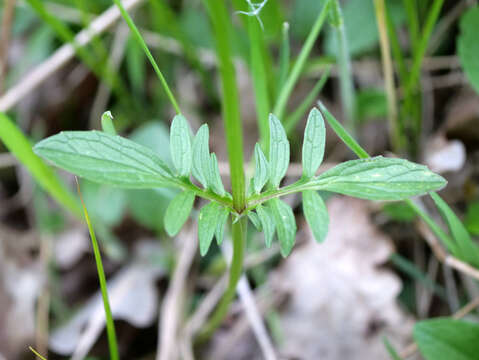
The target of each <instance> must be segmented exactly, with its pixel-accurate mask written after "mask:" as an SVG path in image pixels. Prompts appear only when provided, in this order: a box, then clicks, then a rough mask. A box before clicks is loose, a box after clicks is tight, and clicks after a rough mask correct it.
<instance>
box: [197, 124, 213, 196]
mask: <svg viewBox="0 0 479 360" xmlns="http://www.w3.org/2000/svg"><path fill="white" fill-rule="evenodd" d="M208 141H209V130H208V125H207V124H203V125H202V126H201V127H200V128H199V129H198V132H197V133H196V136H195V138H194V139H193V168H192V170H193V176H194V177H195V178H196V179H197V180H198V181H199V182H200V183H201V185H203V187H204V188H205V189H206V188H207V187H208V181H209V178H210V173H211V171H210V165H211V160H210V151H209V147H208Z"/></svg>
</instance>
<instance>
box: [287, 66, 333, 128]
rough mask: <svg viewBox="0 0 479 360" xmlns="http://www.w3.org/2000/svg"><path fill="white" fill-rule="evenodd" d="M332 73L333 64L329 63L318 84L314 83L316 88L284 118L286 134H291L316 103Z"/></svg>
mask: <svg viewBox="0 0 479 360" xmlns="http://www.w3.org/2000/svg"><path fill="white" fill-rule="evenodd" d="M330 73H331V66H330V65H328V66H327V67H326V69H325V70H324V71H323V74H322V75H321V77H320V78H319V80H318V82H317V83H316V85H314V88H313V89H312V90H311V91H310V92H309V94H308V96H306V97H305V98H304V100H303V101H302V102H301V104H299V106H298V107H297V108H296V110H294V111H293V113H292V114H291V115H289V116H287V117H286V119H285V120H284V129H285V130H286V134H288V135H289V134H290V133H291V131H293V129H294V127H295V126H296V124H297V123H298V122H299V120H300V119H301V118H302V117H303V116H304V114H306V112H307V111H308V109H309V108H311V106H312V105H313V103H314V100H316V98H317V97H318V95H319V93H320V92H321V90H322V89H323V87H324V84H326V81H328V78H329V74H330Z"/></svg>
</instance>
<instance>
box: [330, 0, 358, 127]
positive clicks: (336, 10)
mask: <svg viewBox="0 0 479 360" xmlns="http://www.w3.org/2000/svg"><path fill="white" fill-rule="evenodd" d="M331 11H332V17H333V26H334V27H335V28H336V37H337V45H338V49H337V51H338V53H337V60H338V65H339V82H340V90H341V103H342V107H343V111H344V113H345V117H346V128H347V129H348V130H349V132H350V133H351V134H353V136H354V134H355V130H356V129H355V128H356V126H355V120H356V96H355V93H354V84H353V75H352V71H351V59H350V57H349V50H348V40H347V38H346V29H345V27H344V19H343V14H342V11H341V7H340V5H339V0H335V1H334V2H333V5H332V8H331Z"/></svg>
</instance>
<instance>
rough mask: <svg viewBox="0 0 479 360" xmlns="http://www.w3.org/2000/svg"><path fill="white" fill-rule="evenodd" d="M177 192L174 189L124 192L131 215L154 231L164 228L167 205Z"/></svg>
mask: <svg viewBox="0 0 479 360" xmlns="http://www.w3.org/2000/svg"><path fill="white" fill-rule="evenodd" d="M178 193H179V191H177V190H176V189H165V188H158V189H136V190H128V191H127V192H126V194H127V198H128V208H129V212H130V215H131V217H132V218H133V219H134V220H135V221H136V222H138V223H139V224H141V225H143V226H145V227H146V228H148V229H151V230H153V231H155V232H159V231H162V230H163V229H164V221H163V220H164V218H165V214H166V210H167V209H168V205H170V203H171V201H173V199H174V198H175V196H176V195H177V194H178Z"/></svg>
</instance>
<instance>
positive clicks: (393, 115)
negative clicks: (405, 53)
mask: <svg viewBox="0 0 479 360" xmlns="http://www.w3.org/2000/svg"><path fill="white" fill-rule="evenodd" d="M374 7H375V9H376V20H377V23H378V30H379V40H380V45H381V59H382V65H383V74H384V87H385V88H386V94H387V100H388V121H389V138H390V141H391V145H392V147H393V149H394V150H395V151H396V152H397V151H398V150H399V149H400V148H401V147H402V140H401V132H400V129H399V124H398V111H397V103H396V90H395V87H394V69H393V64H392V60H391V51H390V48H389V39H388V34H387V27H386V9H385V4H384V0H374Z"/></svg>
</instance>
